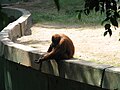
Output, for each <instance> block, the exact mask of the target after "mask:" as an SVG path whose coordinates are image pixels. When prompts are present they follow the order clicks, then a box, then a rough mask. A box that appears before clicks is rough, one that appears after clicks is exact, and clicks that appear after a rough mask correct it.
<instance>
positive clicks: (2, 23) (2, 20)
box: [0, 4, 16, 31]
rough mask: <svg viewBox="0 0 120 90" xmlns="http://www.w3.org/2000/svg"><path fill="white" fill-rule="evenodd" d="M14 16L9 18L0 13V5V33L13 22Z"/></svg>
mask: <svg viewBox="0 0 120 90" xmlns="http://www.w3.org/2000/svg"><path fill="white" fill-rule="evenodd" d="M15 20H16V19H15V17H14V16H9V17H8V15H7V14H6V13H4V12H3V11H2V5H1V4H0V31H1V30H2V29H3V28H4V27H6V26H7V25H8V24H9V23H11V22H13V21H15Z"/></svg>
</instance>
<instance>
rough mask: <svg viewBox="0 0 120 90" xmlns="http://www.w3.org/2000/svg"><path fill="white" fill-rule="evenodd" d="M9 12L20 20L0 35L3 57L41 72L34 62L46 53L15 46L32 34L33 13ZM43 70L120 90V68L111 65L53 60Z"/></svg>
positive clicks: (14, 9)
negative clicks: (24, 36)
mask: <svg viewBox="0 0 120 90" xmlns="http://www.w3.org/2000/svg"><path fill="white" fill-rule="evenodd" d="M5 9H6V10H8V9H9V13H10V11H11V10H12V14H11V15H15V17H16V18H18V19H17V20H16V21H14V22H13V23H10V24H9V25H8V26H7V27H5V28H4V29H3V30H2V31H1V32H0V56H1V57H5V58H6V59H8V60H10V61H13V62H16V63H19V64H22V65H25V66H29V67H32V68H35V69H37V70H39V69H40V68H39V65H37V64H35V63H34V60H35V59H37V58H39V56H40V55H41V54H42V53H43V52H40V51H38V50H36V49H34V48H31V47H27V46H24V45H21V44H17V43H14V41H15V40H16V39H17V38H18V37H21V36H23V35H27V34H30V27H31V26H32V23H31V14H30V13H29V12H28V11H26V10H24V9H18V8H5ZM13 12H14V13H13ZM6 13H7V12H6ZM41 71H42V72H44V73H47V74H52V75H55V76H60V77H62V78H66V79H71V80H74V81H77V82H83V83H87V84H90V85H94V86H98V87H104V88H107V89H117V90H119V89H120V86H119V83H120V79H119V78H120V75H119V73H120V69H119V68H116V67H113V66H109V65H100V64H96V63H92V62H87V61H84V60H79V59H71V60H65V61H60V62H56V61H55V60H51V61H45V62H43V63H42V67H41ZM116 83H117V84H116Z"/></svg>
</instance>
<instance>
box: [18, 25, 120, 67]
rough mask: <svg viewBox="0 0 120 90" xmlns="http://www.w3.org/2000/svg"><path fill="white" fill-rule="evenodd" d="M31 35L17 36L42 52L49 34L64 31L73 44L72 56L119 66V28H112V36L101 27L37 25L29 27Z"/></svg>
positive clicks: (23, 42)
mask: <svg viewBox="0 0 120 90" xmlns="http://www.w3.org/2000/svg"><path fill="white" fill-rule="evenodd" d="M31 30H32V35H29V36H23V37H21V38H19V39H18V40H17V41H16V43H21V44H24V45H27V46H30V47H33V48H37V49H38V50H40V51H42V52H46V51H47V49H48V47H49V45H50V43H51V36H52V35H53V34H55V33H64V34H66V35H67V36H69V37H70V38H71V39H72V41H73V43H74V45H75V55H74V57H77V58H80V59H84V60H87V61H93V62H96V63H102V64H109V65H114V66H120V41H119V38H120V37H119V28H118V29H117V30H114V29H113V35H112V37H109V35H107V36H106V37H104V36H103V33H104V27H102V28H90V29H89V28H65V27H64V28H60V27H59V28H58V27H54V26H49V25H48V26H47V25H38V26H33V27H32V28H31Z"/></svg>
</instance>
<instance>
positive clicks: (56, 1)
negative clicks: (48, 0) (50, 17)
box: [54, 0, 60, 11]
mask: <svg viewBox="0 0 120 90" xmlns="http://www.w3.org/2000/svg"><path fill="white" fill-rule="evenodd" d="M54 2H55V5H56V7H57V10H58V11H59V10H60V4H59V0H54Z"/></svg>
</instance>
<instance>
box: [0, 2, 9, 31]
mask: <svg viewBox="0 0 120 90" xmlns="http://www.w3.org/2000/svg"><path fill="white" fill-rule="evenodd" d="M7 24H8V16H7V14H5V13H3V12H2V6H1V4H0V31H1V30H2V29H3V28H4V27H5V26H6V25H7Z"/></svg>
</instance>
